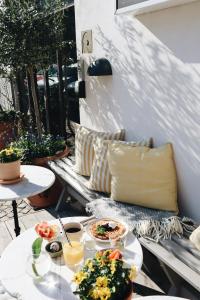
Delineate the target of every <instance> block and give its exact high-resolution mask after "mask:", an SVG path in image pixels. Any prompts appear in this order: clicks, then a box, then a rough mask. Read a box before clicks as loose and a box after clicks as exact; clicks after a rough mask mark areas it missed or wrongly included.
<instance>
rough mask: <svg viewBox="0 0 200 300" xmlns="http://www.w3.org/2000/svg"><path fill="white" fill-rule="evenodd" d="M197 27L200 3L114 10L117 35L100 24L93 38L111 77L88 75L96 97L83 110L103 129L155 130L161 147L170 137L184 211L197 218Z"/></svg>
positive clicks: (143, 132)
mask: <svg viewBox="0 0 200 300" xmlns="http://www.w3.org/2000/svg"><path fill="white" fill-rule="evenodd" d="M169 17H170V22H169ZM199 28H200V4H199V3H197V4H193V5H185V6H181V7H180V8H176V9H169V10H163V11H162V12H157V13H153V14H147V15H144V16H142V17H140V18H138V19H134V18H132V17H127V16H124V17H121V16H115V32H114V33H113V34H114V35H113V36H116V35H115V34H118V35H119V36H118V38H117V39H115V38H114V37H113V38H112V36H111V34H110V33H109V31H108V34H107V32H105V30H104V29H102V28H101V27H100V26H97V28H96V37H97V38H96V41H95V42H96V43H97V44H98V45H99V47H101V48H102V51H103V52H104V53H105V57H107V58H108V59H109V60H110V62H111V65H112V68H113V77H111V78H109V79H108V78H103V77H101V78H100V77H99V78H95V77H94V78H92V77H91V78H90V81H89V82H88V84H89V86H88V87H87V90H88V89H89V90H90V92H89V93H90V98H92V97H93V98H95V101H94V103H90V105H87V104H85V107H84V109H85V110H86V111H87V114H88V115H90V117H91V118H92V123H93V124H96V127H98V128H102V129H107V130H108V129H113V128H116V127H117V128H119V127H120V128H124V127H125V128H126V129H127V131H128V132H129V135H128V139H130V138H133V136H132V135H131V134H130V132H133V134H135V133H136V134H135V135H136V137H138V136H142V135H143V136H144V135H145V136H153V137H156V138H157V139H156V144H157V145H159V144H161V143H163V142H166V141H168V140H169V141H171V142H172V143H173V145H174V149H175V154H176V165H177V170H178V178H179V185H180V191H181V192H180V196H181V199H184V200H183V202H184V212H187V214H190V213H191V215H193V216H194V217H195V218H196V219H198V220H199V221H200V219H199V218H200V216H199V213H198V212H197V213H196V215H195V210H194V207H195V204H197V203H198V202H197V201H198V200H197V197H199V196H198V195H199V194H200V187H199V178H200V155H199V149H200V51H198V48H199V45H200V34H199V33H200V29H199ZM102 97H103V99H104V101H102ZM106 99H108V101H106ZM94 111H96V112H97V114H96V115H95V114H94V113H92V112H94ZM91 115H92V116H91ZM188 187H190V188H188ZM191 187H193V188H191ZM192 189H194V190H195V189H196V191H193V196H195V193H196V197H195V199H191V191H192ZM192 207H193V208H192Z"/></svg>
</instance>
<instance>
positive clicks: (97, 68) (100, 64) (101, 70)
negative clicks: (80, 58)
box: [87, 58, 112, 76]
mask: <svg viewBox="0 0 200 300" xmlns="http://www.w3.org/2000/svg"><path fill="white" fill-rule="evenodd" d="M87 74H88V75H89V76H107V75H112V67H111V64H110V62H109V61H108V60H107V59H106V58H99V59H97V60H95V61H94V62H92V63H91V64H90V65H89V67H88V70H87Z"/></svg>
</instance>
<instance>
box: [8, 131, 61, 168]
mask: <svg viewBox="0 0 200 300" xmlns="http://www.w3.org/2000/svg"><path fill="white" fill-rule="evenodd" d="M12 145H13V146H15V147H17V148H18V149H20V150H21V151H22V153H23V161H24V162H27V163H28V162H32V160H33V159H34V158H41V157H48V156H53V155H55V154H57V153H58V152H61V151H63V150H64V149H65V147H66V143H65V140H64V139H63V138H62V137H60V136H52V135H50V134H47V135H45V134H43V135H42V136H41V138H39V137H38V136H36V135H34V134H29V133H26V134H24V135H22V136H21V137H20V138H19V139H18V140H17V141H15V142H14V143H12Z"/></svg>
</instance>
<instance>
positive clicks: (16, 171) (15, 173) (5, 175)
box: [0, 160, 20, 181]
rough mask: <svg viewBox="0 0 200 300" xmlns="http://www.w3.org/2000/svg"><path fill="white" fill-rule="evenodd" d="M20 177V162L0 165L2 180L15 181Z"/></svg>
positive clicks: (0, 177) (0, 178)
mask: <svg viewBox="0 0 200 300" xmlns="http://www.w3.org/2000/svg"><path fill="white" fill-rule="evenodd" d="M19 177H20V160H16V161H13V162H9V163H0V180H5V181H6V180H13V179H17V178H19Z"/></svg>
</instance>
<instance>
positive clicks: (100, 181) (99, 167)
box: [87, 137, 152, 193]
mask: <svg viewBox="0 0 200 300" xmlns="http://www.w3.org/2000/svg"><path fill="white" fill-rule="evenodd" d="M112 143H114V144H123V145H124V144H126V145H129V146H132V147H136V146H147V147H150V146H151V144H152V139H149V140H141V141H138V142H123V141H108V140H104V139H102V138H99V137H97V138H96V140H95V142H94V152H95V155H94V160H93V165H92V171H91V177H90V180H89V182H88V185H87V186H88V188H89V189H91V190H95V191H99V192H105V193H110V192H111V174H110V171H109V167H108V160H107V151H108V145H109V144H112Z"/></svg>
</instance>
